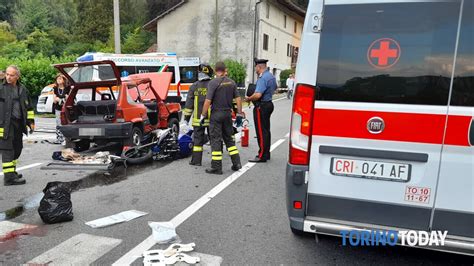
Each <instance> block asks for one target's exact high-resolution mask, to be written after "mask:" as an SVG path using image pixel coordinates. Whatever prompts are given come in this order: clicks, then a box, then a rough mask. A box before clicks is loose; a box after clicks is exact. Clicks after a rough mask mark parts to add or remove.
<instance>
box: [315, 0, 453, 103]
mask: <svg viewBox="0 0 474 266" xmlns="http://www.w3.org/2000/svg"><path fill="white" fill-rule="evenodd" d="M459 11H460V2H459V1H446V2H423V3H393V4H359V5H333V6H327V7H326V8H325V13H324V27H323V30H322V36H321V44H320V52H319V65H318V80H317V85H318V93H317V99H318V100H327V101H352V102H377V103H399V104H425V105H447V103H448V95H449V86H450V78H451V75H452V62H453V60H454V50H455V44H456V34H457V27H458V21H459Z"/></svg>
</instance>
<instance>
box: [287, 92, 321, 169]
mask: <svg viewBox="0 0 474 266" xmlns="http://www.w3.org/2000/svg"><path fill="white" fill-rule="evenodd" d="M315 91H316V89H315V88H314V87H312V86H309V85H304V84H298V86H297V87H296V89H295V94H294V98H293V112H292V115H291V128H290V156H289V158H290V159H289V162H290V163H291V164H296V165H308V164H309V155H310V149H311V135H312V127H313V113H314V99H315V98H314V96H315Z"/></svg>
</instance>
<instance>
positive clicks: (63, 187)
mask: <svg viewBox="0 0 474 266" xmlns="http://www.w3.org/2000/svg"><path fill="white" fill-rule="evenodd" d="M43 193H44V196H43V198H42V199H41V202H40V206H39V207H38V213H39V215H40V217H41V220H43V222H44V223H47V224H55V223H61V222H68V221H72V219H73V218H74V214H73V212H72V202H71V188H70V187H69V186H68V185H67V183H63V182H50V183H48V184H47V185H46V187H45V188H44V189H43Z"/></svg>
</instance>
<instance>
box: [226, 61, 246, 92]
mask: <svg viewBox="0 0 474 266" xmlns="http://www.w3.org/2000/svg"><path fill="white" fill-rule="evenodd" d="M224 63H225V66H226V67H227V74H228V76H229V78H231V79H233V80H234V81H235V83H237V85H238V86H239V87H243V84H244V83H245V77H246V76H247V71H246V68H245V64H244V63H242V62H239V61H236V60H232V59H226V60H224Z"/></svg>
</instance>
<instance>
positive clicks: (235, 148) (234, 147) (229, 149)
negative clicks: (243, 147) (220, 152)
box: [227, 146, 237, 151]
mask: <svg viewBox="0 0 474 266" xmlns="http://www.w3.org/2000/svg"><path fill="white" fill-rule="evenodd" d="M235 150H237V147H236V146H232V147H229V148H227V151H235Z"/></svg>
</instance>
